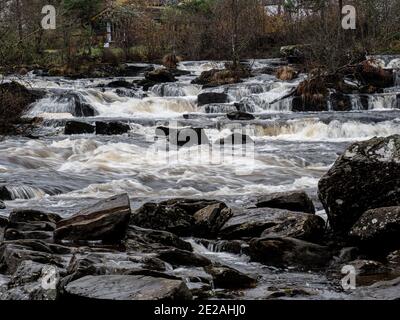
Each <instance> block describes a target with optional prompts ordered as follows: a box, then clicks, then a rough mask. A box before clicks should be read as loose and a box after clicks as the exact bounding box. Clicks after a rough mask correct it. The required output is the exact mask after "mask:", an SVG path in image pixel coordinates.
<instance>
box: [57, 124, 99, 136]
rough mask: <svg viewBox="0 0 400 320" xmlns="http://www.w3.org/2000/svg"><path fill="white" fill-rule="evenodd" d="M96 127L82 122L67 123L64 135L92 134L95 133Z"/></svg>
mask: <svg viewBox="0 0 400 320" xmlns="http://www.w3.org/2000/svg"><path fill="white" fill-rule="evenodd" d="M95 131H96V127H95V126H93V125H91V124H89V123H86V122H81V121H67V123H66V124H65V129H64V134H66V135H73V134H91V133H95Z"/></svg>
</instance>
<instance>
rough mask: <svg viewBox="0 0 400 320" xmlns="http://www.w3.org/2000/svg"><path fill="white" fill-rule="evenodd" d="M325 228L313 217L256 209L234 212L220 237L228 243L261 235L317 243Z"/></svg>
mask: <svg viewBox="0 0 400 320" xmlns="http://www.w3.org/2000/svg"><path fill="white" fill-rule="evenodd" d="M324 229H325V222H324V220H323V219H322V218H321V217H319V216H317V215H314V214H306V213H298V212H291V211H287V210H281V209H272V208H259V209H247V210H238V211H235V213H234V216H233V217H232V218H231V219H230V220H228V222H227V223H225V225H224V227H223V228H222V229H221V231H220V233H219V235H220V236H221V237H222V238H223V239H231V240H232V239H241V238H259V237H261V235H262V234H264V235H280V236H285V237H293V238H298V239H302V240H307V241H319V240H320V239H321V237H322V235H323V233H324Z"/></svg>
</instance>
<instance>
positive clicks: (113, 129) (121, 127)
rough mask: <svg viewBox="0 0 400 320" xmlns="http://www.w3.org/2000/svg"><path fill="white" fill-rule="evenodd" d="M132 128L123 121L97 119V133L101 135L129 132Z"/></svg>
mask: <svg viewBox="0 0 400 320" xmlns="http://www.w3.org/2000/svg"><path fill="white" fill-rule="evenodd" d="M130 130H131V127H130V126H129V125H128V124H126V123H122V122H118V121H112V122H103V121H96V134H101V135H108V136H111V135H121V134H125V133H128V132H129V131H130Z"/></svg>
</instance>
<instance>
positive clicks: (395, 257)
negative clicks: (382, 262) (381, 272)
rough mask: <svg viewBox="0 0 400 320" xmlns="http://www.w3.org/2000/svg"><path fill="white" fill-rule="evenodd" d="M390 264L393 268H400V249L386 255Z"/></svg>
mask: <svg viewBox="0 0 400 320" xmlns="http://www.w3.org/2000/svg"><path fill="white" fill-rule="evenodd" d="M386 260H387V262H388V266H389V267H390V268H391V269H393V270H397V271H398V270H400V250H396V251H393V252H391V253H389V254H388V256H387V257H386Z"/></svg>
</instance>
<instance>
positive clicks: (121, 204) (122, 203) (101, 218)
mask: <svg viewBox="0 0 400 320" xmlns="http://www.w3.org/2000/svg"><path fill="white" fill-rule="evenodd" d="M130 214H131V208H130V202H129V197H128V195H127V194H123V195H119V196H114V197H111V198H109V199H106V200H102V201H100V202H98V203H97V204H95V205H93V206H91V207H90V208H87V209H85V210H82V211H80V212H79V213H77V214H76V215H73V216H72V217H70V218H66V219H63V220H61V221H59V222H57V229H56V230H55V233H54V236H55V239H56V240H59V241H61V240H72V241H79V240H102V241H105V242H118V241H120V240H123V239H124V238H125V236H126V230H127V227H128V223H129V217H130Z"/></svg>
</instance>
